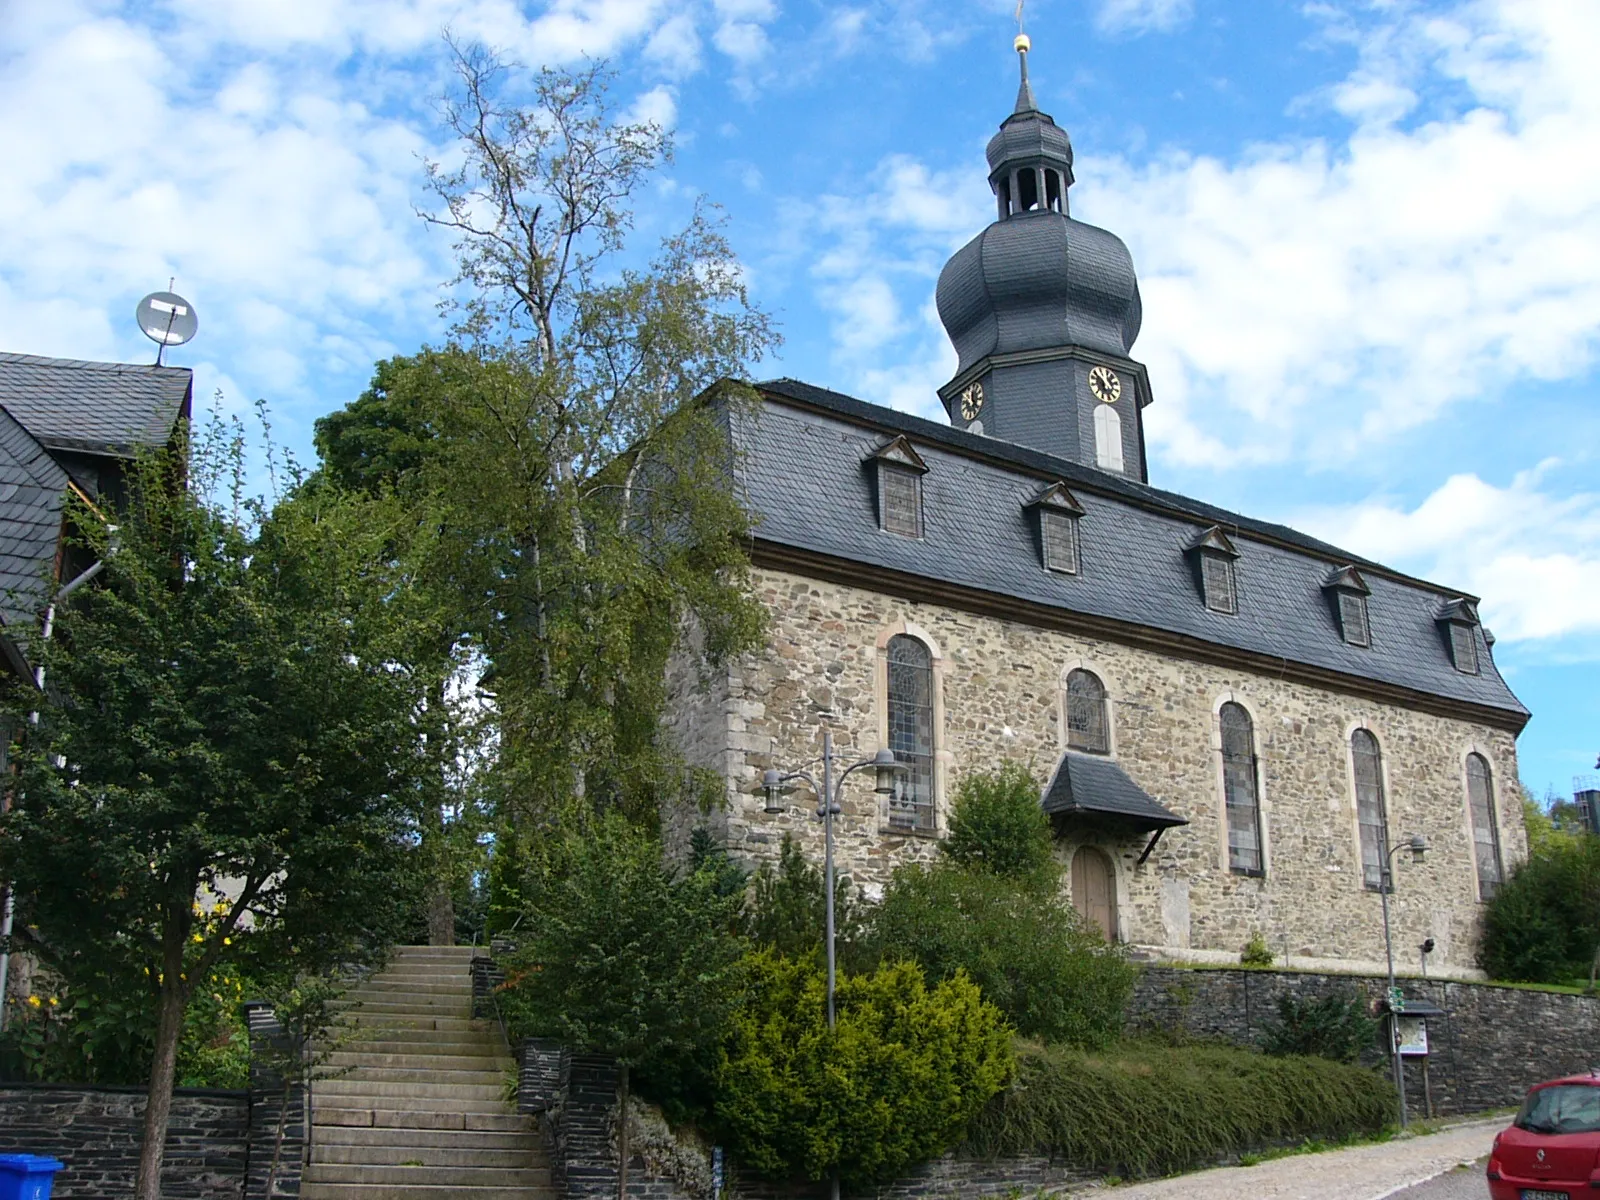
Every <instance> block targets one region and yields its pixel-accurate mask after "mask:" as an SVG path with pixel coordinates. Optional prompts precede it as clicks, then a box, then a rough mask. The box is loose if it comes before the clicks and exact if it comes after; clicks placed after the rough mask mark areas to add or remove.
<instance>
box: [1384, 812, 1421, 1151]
mask: <svg viewBox="0 0 1600 1200" xmlns="http://www.w3.org/2000/svg"><path fill="white" fill-rule="evenodd" d="M1380 828H1381V826H1380ZM1381 849H1382V852H1383V869H1382V871H1381V872H1380V877H1379V887H1378V894H1379V895H1380V896H1381V897H1382V898H1383V951H1384V954H1385V955H1386V956H1387V958H1388V961H1389V1055H1390V1057H1391V1058H1393V1059H1394V1090H1395V1094H1396V1095H1397V1096H1398V1097H1399V1099H1400V1128H1401V1129H1404V1128H1405V1127H1406V1077H1405V1068H1404V1066H1403V1065H1402V1064H1401V1062H1400V1021H1399V1015H1398V1014H1397V1013H1396V1012H1395V1003H1396V1000H1395V998H1396V997H1397V996H1398V995H1399V994H1400V988H1399V985H1397V984H1396V983H1395V981H1394V942H1393V941H1392V940H1391V939H1390V936H1389V893H1390V892H1391V891H1393V890H1394V874H1393V866H1394V856H1395V855H1396V854H1398V853H1399V852H1400V851H1402V850H1409V851H1410V852H1411V861H1412V862H1414V863H1420V862H1421V861H1422V856H1423V855H1425V854H1426V853H1427V852H1428V839H1427V838H1425V837H1423V836H1422V835H1421V834H1420V833H1414V834H1412V835H1411V837H1410V838H1408V839H1407V840H1406V841H1404V842H1402V843H1400V845H1398V846H1394V847H1392V848H1391V847H1390V846H1389V845H1388V838H1387V837H1384V839H1383V845H1382V847H1381Z"/></svg>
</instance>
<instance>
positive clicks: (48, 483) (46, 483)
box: [0, 404, 72, 490]
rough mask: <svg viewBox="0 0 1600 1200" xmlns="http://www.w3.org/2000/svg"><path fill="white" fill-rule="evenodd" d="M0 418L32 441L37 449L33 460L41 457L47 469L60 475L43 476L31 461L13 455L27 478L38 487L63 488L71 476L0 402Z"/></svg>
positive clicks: (31, 432)
mask: <svg viewBox="0 0 1600 1200" xmlns="http://www.w3.org/2000/svg"><path fill="white" fill-rule="evenodd" d="M0 418H3V419H4V420H5V421H9V422H10V423H11V424H12V425H14V426H16V428H17V430H18V431H19V432H20V433H21V434H22V436H23V437H25V438H27V439H28V441H29V442H31V443H33V448H34V449H35V450H37V451H38V455H37V458H36V459H35V461H38V460H41V459H42V460H43V461H44V462H46V463H48V464H49V469H51V470H53V471H54V472H55V473H56V474H57V475H59V476H60V478H59V479H46V478H43V477H42V474H41V472H39V471H38V470H36V469H35V468H34V465H33V462H24V461H22V459H20V458H15V456H13V457H14V458H15V461H16V463H17V465H18V466H20V467H21V468H22V469H23V470H25V471H27V472H28V476H29V478H31V479H32V480H33V481H34V483H36V484H38V485H39V486H40V487H42V488H47V489H48V488H53V489H58V490H59V489H64V488H65V487H66V485H67V484H68V482H70V481H71V478H72V476H71V475H70V474H69V473H68V472H67V469H66V468H65V467H63V466H62V465H61V464H60V463H58V462H57V461H56V459H55V455H53V454H51V453H50V451H49V450H48V449H47V448H46V447H45V444H44V443H43V442H41V441H40V440H39V439H38V438H37V437H36V436H34V433H33V431H32V430H30V429H29V428H28V427H27V426H26V425H24V424H23V423H22V422H21V421H19V420H18V419H17V418H16V417H15V416H14V415H12V413H11V410H10V409H8V408H6V406H5V405H3V404H0Z"/></svg>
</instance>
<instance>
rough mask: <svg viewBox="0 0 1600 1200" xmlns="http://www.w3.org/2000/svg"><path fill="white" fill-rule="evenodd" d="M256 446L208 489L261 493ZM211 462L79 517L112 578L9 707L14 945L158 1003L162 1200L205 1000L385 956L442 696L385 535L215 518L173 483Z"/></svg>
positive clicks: (179, 458) (209, 457)
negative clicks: (413, 662) (398, 664)
mask: <svg viewBox="0 0 1600 1200" xmlns="http://www.w3.org/2000/svg"><path fill="white" fill-rule="evenodd" d="M238 453H239V451H238V449H237V447H235V448H234V450H233V451H232V452H231V456H230V452H229V450H228V449H227V447H225V446H221V447H219V446H218V444H217V442H216V441H215V439H213V440H211V441H209V442H208V443H206V444H204V445H202V447H201V453H199V454H198V455H197V456H196V460H195V462H194V464H192V466H193V477H194V479H195V480H196V481H197V483H198V485H199V488H200V490H201V491H202V492H203V491H204V490H205V488H206V487H207V485H208V484H212V483H215V482H216V481H217V480H218V479H225V478H227V477H229V476H231V477H232V478H233V479H235V480H237V479H238V478H239V477H240V475H241V472H240V470H239V463H240V460H239V458H238ZM190 466H191V464H190V463H188V461H187V455H186V453H185V452H184V451H179V452H178V453H177V454H175V455H163V456H158V457H155V458H152V459H149V460H147V461H143V462H141V463H138V464H136V466H135V467H134V469H133V470H132V472H131V475H130V487H129V489H128V496H129V499H128V501H127V503H126V505H125V506H124V507H123V508H122V509H121V510H119V511H117V512H116V513H115V516H114V520H115V528H114V529H113V528H112V527H111V526H110V525H107V524H106V523H104V522H103V521H102V520H101V519H100V518H99V517H98V516H97V515H96V514H95V513H94V512H92V511H90V510H89V509H88V508H87V507H86V506H81V505H79V506H77V507H75V509H74V511H73V514H72V517H73V522H74V527H75V528H77V529H80V530H82V531H84V532H83V534H82V540H83V543H84V545H83V549H84V551H85V552H86V553H87V554H88V555H89V556H90V557H91V558H92V559H94V560H98V561H100V562H103V563H104V564H105V566H104V570H103V573H102V575H101V577H100V579H99V580H97V581H96V586H94V587H91V588H83V589H80V590H79V591H78V592H77V593H75V594H74V596H73V603H72V604H71V605H69V606H66V607H64V608H63V609H62V610H61V611H59V612H58V613H57V615H56V620H55V626H54V630H53V633H54V636H53V637H52V638H51V639H49V640H47V641H38V642H36V643H35V644H34V646H33V652H34V653H35V654H37V655H38V656H39V660H40V662H41V663H42V664H43V667H44V670H45V672H46V680H47V687H46V689H45V690H44V692H43V693H39V694H33V695H22V696H14V697H12V698H11V700H10V702H9V704H8V706H7V707H8V709H9V711H8V712H7V714H6V718H7V720H8V722H9V724H10V726H11V727H12V728H13V729H22V730H25V731H26V734H27V736H26V738H25V739H24V741H23V743H22V745H21V748H20V750H19V752H18V754H17V769H18V775H17V780H16V789H17V790H16V800H15V803H14V805H13V807H12V808H11V810H10V812H8V813H7V814H5V815H4V817H3V818H0V871H3V872H4V875H5V877H6V878H9V879H11V880H13V881H14V887H15V894H16V904H17V921H16V934H15V936H14V937H13V939H12V943H13V944H12V947H11V948H12V949H13V950H24V951H27V952H30V953H32V954H33V955H35V956H37V958H38V959H39V960H40V961H41V962H42V963H43V964H44V966H45V967H46V968H47V969H49V970H50V971H51V972H52V973H53V974H54V975H56V976H57V977H59V978H61V979H63V980H65V981H67V983H68V985H69V986H72V987H78V986H79V985H80V984H81V985H82V986H81V987H79V990H80V991H84V990H93V991H97V992H98V993H99V994H100V995H101V996H102V997H106V996H111V995H115V996H118V997H120V998H121V999H123V1000H125V1001H131V1000H133V998H135V997H138V998H141V1004H142V1005H147V1006H148V1009H147V1011H148V1013H149V1018H150V1023H151V1026H152V1028H153V1036H152V1037H151V1041H150V1060H149V1076H148V1078H149V1100H148V1104H147V1106H146V1109H145V1117H144V1131H143V1143H142V1148H141V1152H140V1160H139V1171H138V1184H137V1196H138V1197H139V1200H156V1197H157V1195H158V1188H159V1177H160V1167H161V1160H162V1152H163V1148H164V1144H165V1137H166V1126H167V1117H168V1112H169V1108H170V1102H171V1095H172V1086H173V1080H174V1074H175V1070H176V1067H177V1059H178V1051H179V1046H180V1040H181V1038H182V1034H183V1029H184V1024H185V1018H186V1014H188V1013H189V1011H190V1009H191V1007H192V1006H193V1005H194V1003H195V1000H196V992H197V989H199V988H201V987H203V986H205V985H206V983H207V982H208V981H209V980H210V979H211V978H212V977H213V976H214V975H215V973H216V972H217V971H218V970H219V968H222V967H224V966H232V967H234V968H235V969H237V970H240V971H243V972H246V973H250V974H254V975H257V977H259V975H260V974H264V973H266V972H268V971H270V970H271V969H272V968H273V967H274V966H275V965H281V964H285V963H290V962H293V963H298V964H302V965H303V967H304V968H305V969H314V968H315V967H316V966H317V964H332V963H340V962H357V961H361V960H362V959H364V958H368V957H370V956H372V955H373V954H374V953H376V952H378V951H379V949H380V948H381V947H383V946H384V945H386V944H387V942H388V940H389V938H390V936H391V934H392V932H393V930H394V929H395V928H396V926H397V923H398V922H399V921H400V920H401V919H402V918H403V915H404V914H403V911H402V906H401V905H400V904H399V903H398V901H397V897H398V896H400V895H403V894H404V892H405V891H406V877H407V873H408V870H409V859H408V854H407V849H406V840H407V838H408V836H409V831H410V829H411V827H412V821H411V818H412V815H413V810H412V809H411V807H410V802H411V793H412V789H413V784H414V780H415V770H416V764H417V758H418V738H417V736H416V728H415V725H414V721H413V717H414V714H415V712H416V710H417V707H418V704H419V700H420V699H421V697H420V696H419V695H418V692H417V690H416V688H415V687H414V686H413V684H414V680H413V678H412V677H411V676H410V675H409V674H408V673H407V672H405V671H403V670H396V669H394V663H393V662H392V661H391V660H390V658H389V657H388V656H387V655H386V654H385V653H384V652H383V651H382V649H381V647H382V646H383V645H384V644H385V641H386V637H376V636H374V635H375V634H376V633H378V632H379V631H380V630H383V631H386V632H387V631H388V624H389V623H390V622H391V621H392V612H391V610H388V609H386V608H385V607H384V605H383V604H382V603H380V602H379V600H380V599H381V598H383V597H388V596H392V595H393V594H394V593H395V591H396V589H397V588H401V586H402V585H401V581H398V580H396V579H394V578H392V577H391V576H390V575H389V573H388V561H387V559H386V558H385V557H384V556H383V555H382V554H380V553H376V550H377V548H378V547H379V546H381V545H383V544H385V542H386V537H385V535H384V533H383V531H381V530H374V529H372V528H371V526H370V523H369V522H368V520H367V515H366V514H365V513H360V512H352V511H351V510H350V509H348V508H347V507H343V506H340V505H337V504H334V503H331V502H327V501H319V502H317V503H304V504H295V503H289V504H283V505H280V506H279V508H278V510H277V511H274V512H272V513H270V514H269V513H267V512H266V511H264V509H263V507H262V506H260V505H254V504H250V503H242V502H241V499H240V495H239V492H238V490H237V489H235V490H234V491H233V493H232V496H231V503H230V498H228V497H223V498H222V499H221V500H220V501H218V502H215V503H211V502H208V501H207V499H206V497H205V496H203V495H197V494H196V492H195V491H191V490H190V489H188V488H186V487H183V486H174V481H175V480H182V479H183V478H184V477H185V472H186V471H187V470H188V469H189V468H190ZM35 714H36V716H35ZM129 1023H130V1025H132V1026H133V1027H134V1028H137V1027H138V1023H139V1019H138V1018H136V1017H131V1018H130V1022H129Z"/></svg>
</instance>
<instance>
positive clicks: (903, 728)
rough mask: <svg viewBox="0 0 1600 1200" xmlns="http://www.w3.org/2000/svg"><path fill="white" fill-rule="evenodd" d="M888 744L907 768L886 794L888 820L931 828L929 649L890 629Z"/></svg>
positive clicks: (932, 807) (930, 658)
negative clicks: (891, 632) (888, 796)
mask: <svg viewBox="0 0 1600 1200" xmlns="http://www.w3.org/2000/svg"><path fill="white" fill-rule="evenodd" d="M888 671H889V678H888V687H887V689H886V694H887V696H888V704H889V714H888V716H889V749H891V750H893V751H894V755H895V758H896V759H897V760H899V762H900V763H901V764H902V765H903V766H905V767H906V768H907V772H906V774H904V775H902V776H900V777H899V779H898V780H897V782H896V784H895V791H894V794H893V795H891V796H890V798H889V823H890V824H891V825H897V826H900V827H902V828H910V829H922V830H931V829H932V828H933V826H934V821H933V815H934V804H933V799H934V798H933V753H934V744H933V738H934V730H933V654H932V652H931V651H930V650H929V649H928V647H927V646H926V645H924V644H923V643H922V642H921V641H919V640H918V639H917V638H914V637H912V636H910V635H909V634H904V633H900V634H896V635H895V636H894V637H892V638H890V639H889V646H888Z"/></svg>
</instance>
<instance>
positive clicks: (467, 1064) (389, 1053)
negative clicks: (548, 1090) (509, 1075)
mask: <svg viewBox="0 0 1600 1200" xmlns="http://www.w3.org/2000/svg"><path fill="white" fill-rule="evenodd" d="M400 1045H404V1043H400ZM382 1047H383V1048H382V1049H379V1050H352V1049H344V1050H335V1051H334V1052H333V1053H332V1054H330V1055H329V1056H328V1065H329V1066H330V1067H364V1068H365V1067H371V1068H378V1067H382V1068H386V1069H390V1070H397V1071H488V1072H492V1073H493V1074H494V1075H496V1076H500V1075H503V1074H504V1073H505V1072H507V1071H514V1070H516V1069H517V1064H516V1061H515V1060H514V1059H511V1058H507V1057H506V1055H505V1052H504V1051H502V1050H501V1049H500V1048H499V1047H498V1046H495V1045H493V1044H492V1043H491V1044H487V1045H485V1046H484V1047H483V1048H482V1049H481V1050H479V1051H478V1052H477V1053H465V1054H415V1053H403V1054H402V1053H396V1051H397V1050H398V1049H399V1048H400V1047H399V1046H397V1045H395V1044H392V1043H387V1042H385V1043H382ZM367 1078H375V1076H367ZM450 1082H451V1083H473V1082H476V1081H475V1080H470V1079H457V1078H454V1077H453V1076H452V1078H451V1079H450Z"/></svg>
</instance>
